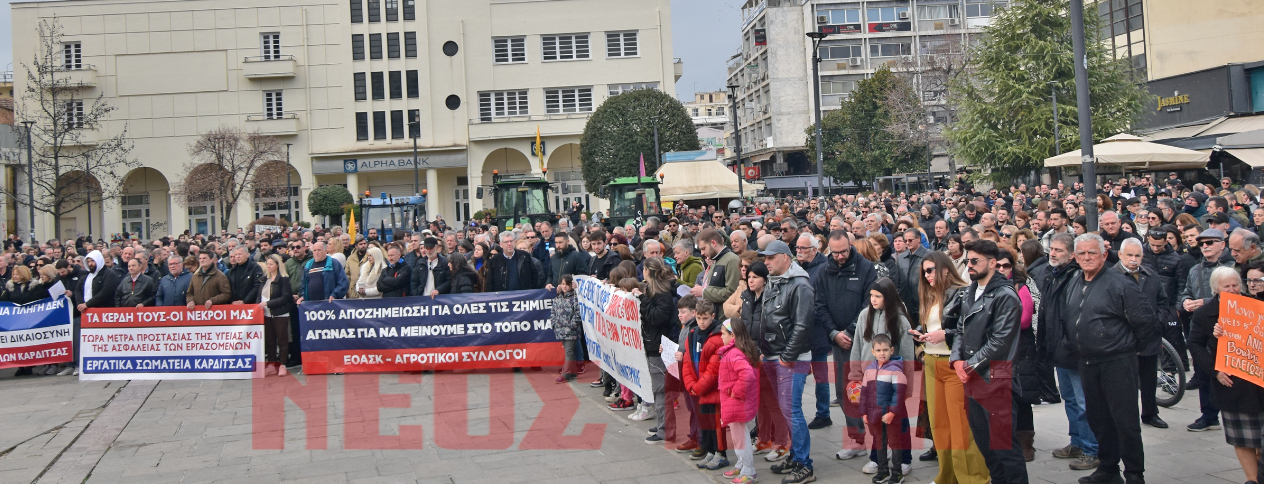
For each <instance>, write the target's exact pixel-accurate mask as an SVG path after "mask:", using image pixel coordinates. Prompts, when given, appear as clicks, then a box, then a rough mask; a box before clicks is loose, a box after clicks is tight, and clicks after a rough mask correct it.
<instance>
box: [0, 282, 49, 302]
mask: <svg viewBox="0 0 1264 484" xmlns="http://www.w3.org/2000/svg"><path fill="white" fill-rule="evenodd" d="M10 286H12V287H10ZM40 287H41V286H40V284H38V283H34V282H31V281H27V282H26V283H24V284H17V283H15V282H13V281H12V280H9V281H7V282H5V283H4V285H3V286H0V301H6V302H11V303H13V304H26V303H29V302H35V301H39V300H40V299H43V298H45V297H48V290H47V288H45V289H44V290H43V291H41V290H40ZM40 294H43V296H44V297H39V296H40Z"/></svg>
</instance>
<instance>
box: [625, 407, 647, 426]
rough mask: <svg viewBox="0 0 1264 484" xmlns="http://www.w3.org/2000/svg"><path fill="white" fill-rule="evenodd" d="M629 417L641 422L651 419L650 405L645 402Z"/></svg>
mask: <svg viewBox="0 0 1264 484" xmlns="http://www.w3.org/2000/svg"><path fill="white" fill-rule="evenodd" d="M628 419H629V420H635V421H637V422H640V421H642V420H649V419H650V406H649V405H644V404H643V405H641V406H640V407H638V408H637V409H636V411H635V412H633V413H632V415H630V416H628Z"/></svg>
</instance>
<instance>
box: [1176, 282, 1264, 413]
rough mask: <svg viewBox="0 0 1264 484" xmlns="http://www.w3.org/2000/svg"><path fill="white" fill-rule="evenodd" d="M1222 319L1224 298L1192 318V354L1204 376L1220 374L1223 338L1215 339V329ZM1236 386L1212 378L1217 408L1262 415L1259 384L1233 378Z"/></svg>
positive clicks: (1263, 393) (1214, 300) (1263, 399)
mask: <svg viewBox="0 0 1264 484" xmlns="http://www.w3.org/2000/svg"><path fill="white" fill-rule="evenodd" d="M1219 319H1220V296H1219V295H1217V296H1216V297H1215V298H1212V300H1211V302H1210V303H1207V304H1204V305H1202V307H1200V308H1198V309H1195V310H1194V316H1193V317H1192V318H1191V319H1190V324H1189V326H1190V328H1189V354H1190V355H1191V356H1193V360H1194V367H1195V368H1197V369H1198V372H1199V373H1202V374H1203V375H1215V374H1216V359H1217V358H1218V357H1222V355H1220V354H1219V353H1218V351H1219V345H1220V341H1219V338H1216V337H1215V336H1212V328H1213V327H1215V325H1216V323H1217V322H1218V320H1219ZM1229 378H1230V379H1232V380H1233V386H1232V387H1226V386H1224V385H1221V384H1220V381H1219V380H1217V379H1215V378H1211V379H1210V380H1211V395H1212V398H1213V399H1214V400H1215V403H1216V406H1217V407H1219V408H1220V409H1221V410H1224V411H1226V412H1237V413H1248V414H1255V415H1258V414H1259V413H1260V412H1261V411H1264V403H1261V402H1264V389H1261V388H1260V387H1258V386H1255V384H1253V383H1251V382H1248V381H1246V380H1243V379H1241V378H1238V377H1236V376H1230V377H1229Z"/></svg>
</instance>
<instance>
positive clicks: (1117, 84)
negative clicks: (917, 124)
mask: <svg viewBox="0 0 1264 484" xmlns="http://www.w3.org/2000/svg"><path fill="white" fill-rule="evenodd" d="M1069 9H1070V3H1069V2H1068V1H1067V0H1040V1H1037V0H1018V1H1015V2H1012V3H1010V6H1009V7H1008V8H1007V9H1006V10H1005V12H1004V13H1003V14H1001V15H999V16H997V17H994V18H993V19H992V24H991V26H989V27H987V29H986V30H985V32H986V35H983V36H981V37H980V42H979V43H978V44H977V45H975V46H974V47H973V48H972V52H971V55H970V63H969V65H968V68H967V72H966V74H965V75H964V76H961V77H959V78H957V79H956V80H955V81H954V86H953V89H952V90H951V91H952V93H953V94H952V98H951V101H952V103H953V104H955V105H956V107H957V117H956V120H955V122H954V123H953V124H952V125H951V126H950V127H949V129H948V131H947V133H946V136H947V138H948V140H949V141H950V142H951V143H952V147H953V148H952V149H953V153H954V155H955V156H956V157H957V158H958V159H960V160H962V161H964V162H966V163H969V164H972V165H976V166H982V167H986V168H990V169H991V177H992V179H993V181H999V182H1005V181H1008V180H1012V179H1013V178H1015V177H1018V176H1022V175H1026V174H1029V173H1031V171H1032V170H1037V169H1040V168H1042V167H1043V166H1044V160H1045V158H1048V157H1050V156H1053V155H1054V153H1055V150H1054V142H1055V141H1054V139H1053V106H1052V103H1051V101H1050V96H1051V94H1050V85H1049V83H1050V82H1053V83H1055V84H1054V85H1053V86H1054V89H1056V90H1057V93H1058V122H1059V125H1060V126H1061V128H1060V131H1059V136H1060V139H1059V140H1057V143H1058V144H1059V145H1060V146H1061V148H1062V152H1064V153H1065V152H1067V151H1071V150H1075V149H1078V148H1079V146H1080V137H1079V123H1078V121H1077V119H1078V116H1079V111H1078V109H1077V108H1076V96H1075V64H1074V58H1073V57H1074V56H1073V55H1072V46H1071V19H1070V16H1069V15H1068V14H1067V12H1068V11H1069ZM1089 10H1090V11H1089V12H1087V13H1086V15H1085V16H1084V31H1085V32H1086V33H1087V34H1088V35H1089V39H1088V40H1087V42H1086V48H1087V54H1088V77H1089V79H1088V80H1089V98H1090V99H1089V106H1090V110H1091V112H1092V116H1093V138H1094V139H1095V140H1100V139H1104V138H1107V137H1110V136H1113V135H1116V134H1119V133H1121V132H1124V131H1127V130H1128V129H1129V127H1130V126H1131V125H1132V124H1133V123H1134V122H1136V121H1138V120H1139V119H1140V116H1141V112H1142V110H1143V109H1144V106H1145V103H1146V102H1148V100H1149V99H1150V97H1151V96H1150V95H1149V94H1148V93H1147V92H1146V91H1145V88H1144V87H1143V86H1141V85H1140V84H1139V82H1141V81H1144V79H1137V78H1134V77H1133V74H1132V72H1131V67H1130V66H1129V65H1128V63H1127V61H1122V60H1115V59H1114V58H1113V57H1112V56H1111V55H1110V52H1109V51H1108V50H1107V48H1106V46H1105V45H1104V44H1102V43H1100V42H1098V41H1097V40H1096V39H1095V36H1094V33H1096V32H1097V31H1098V17H1097V15H1096V14H1095V11H1093V10H1092V9H1089Z"/></svg>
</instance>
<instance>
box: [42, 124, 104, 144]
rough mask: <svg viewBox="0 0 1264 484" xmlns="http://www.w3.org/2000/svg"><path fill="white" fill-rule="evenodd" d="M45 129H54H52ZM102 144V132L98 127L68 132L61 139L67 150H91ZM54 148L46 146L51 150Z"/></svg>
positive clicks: (84, 127)
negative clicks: (73, 148)
mask: <svg viewBox="0 0 1264 484" xmlns="http://www.w3.org/2000/svg"><path fill="white" fill-rule="evenodd" d="M45 129H52V128H51V127H49V128H45ZM100 143H101V131H100V130H99V129H98V128H97V127H96V126H87V125H84V126H83V127H81V128H78V129H73V130H68V131H66V133H65V134H64V135H62V137H61V146H63V147H66V148H72V147H75V148H89V147H93V146H96V145H98V144H100ZM51 148H52V146H51V145H50V146H45V149H51Z"/></svg>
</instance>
